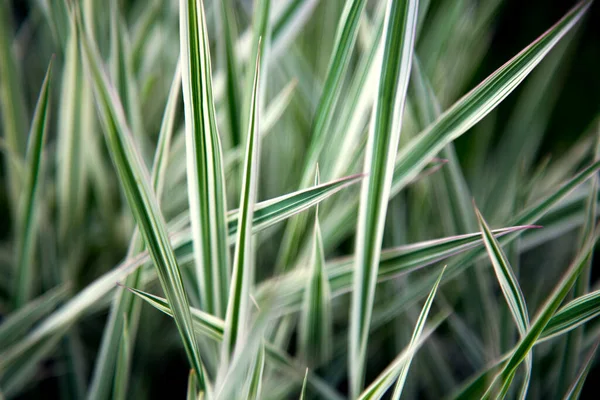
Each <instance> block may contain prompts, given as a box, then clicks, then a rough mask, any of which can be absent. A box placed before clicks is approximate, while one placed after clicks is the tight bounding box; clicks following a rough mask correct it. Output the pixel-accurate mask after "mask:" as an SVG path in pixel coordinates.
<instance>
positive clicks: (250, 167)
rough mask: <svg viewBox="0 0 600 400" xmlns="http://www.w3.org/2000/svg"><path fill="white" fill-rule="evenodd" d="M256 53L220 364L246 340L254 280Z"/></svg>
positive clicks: (256, 145)
mask: <svg viewBox="0 0 600 400" xmlns="http://www.w3.org/2000/svg"><path fill="white" fill-rule="evenodd" d="M258 51H259V54H258V56H257V57H256V66H255V69H254V86H253V91H252V94H253V96H252V102H251V105H250V117H251V118H250V120H249V123H248V136H247V144H246V157H245V162H244V164H245V165H244V171H243V180H242V193H241V196H240V208H239V212H238V214H239V224H238V230H237V240H236V246H235V255H234V258H233V274H232V284H231V288H230V292H229V302H228V304H227V314H226V318H225V338H224V343H223V347H222V351H221V365H224V366H227V364H228V362H229V360H230V359H231V357H232V354H233V353H234V351H241V349H242V347H243V346H244V342H245V340H246V338H245V335H246V331H247V324H248V317H249V311H250V310H249V301H250V288H251V287H252V285H253V283H254V275H255V274H254V260H253V253H252V222H253V221H252V219H253V218H252V214H253V212H254V204H255V202H256V190H257V182H258V163H259V154H260V153H259V140H258V136H259V132H258V125H259V88H260V77H259V74H260V41H259V46H258Z"/></svg>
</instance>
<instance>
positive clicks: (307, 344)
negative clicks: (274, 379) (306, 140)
mask: <svg viewBox="0 0 600 400" xmlns="http://www.w3.org/2000/svg"><path fill="white" fill-rule="evenodd" d="M318 184H319V169H318V167H317V177H316V178H315V185H318ZM309 269H310V272H309V276H308V279H307V280H306V283H305V289H304V300H303V305H302V310H301V311H300V313H301V315H300V326H299V330H300V332H299V335H298V348H299V354H301V355H302V357H303V358H304V359H305V360H306V361H307V362H309V363H310V364H311V365H319V363H321V362H326V361H327V360H328V359H329V357H330V355H331V351H332V343H331V339H332V331H333V327H332V321H333V319H332V314H331V290H330V288H329V280H328V279H327V273H326V271H325V252H324V251H323V239H322V238H321V227H320V226H319V206H318V205H317V206H316V210H315V225H314V233H313V251H312V257H311V260H310V266H309Z"/></svg>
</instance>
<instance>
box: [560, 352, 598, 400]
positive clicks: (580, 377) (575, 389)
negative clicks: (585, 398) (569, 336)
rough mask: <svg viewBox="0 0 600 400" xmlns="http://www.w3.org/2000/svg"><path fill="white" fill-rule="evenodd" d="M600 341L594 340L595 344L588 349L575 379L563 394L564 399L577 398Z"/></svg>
mask: <svg viewBox="0 0 600 400" xmlns="http://www.w3.org/2000/svg"><path fill="white" fill-rule="evenodd" d="M599 344H600V341H596V344H595V345H594V347H592V349H591V350H590V352H589V354H588V356H587V357H586V359H585V361H584V362H583V365H582V366H581V368H580V370H579V373H578V374H577V376H576V377H575V381H574V382H573V384H572V385H571V387H570V388H569V391H568V392H567V393H566V394H565V397H564V400H577V399H579V396H580V394H581V390H582V389H583V384H584V383H585V379H586V378H587V376H588V373H589V372H590V369H591V368H592V364H593V363H592V361H594V356H595V355H596V351H597V350H598V345H599Z"/></svg>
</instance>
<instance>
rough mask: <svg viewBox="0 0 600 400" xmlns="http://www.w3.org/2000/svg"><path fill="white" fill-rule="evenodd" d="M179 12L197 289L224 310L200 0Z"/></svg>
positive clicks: (220, 210)
mask: <svg viewBox="0 0 600 400" xmlns="http://www.w3.org/2000/svg"><path fill="white" fill-rule="evenodd" d="M179 15H180V37H181V65H182V67H181V70H182V77H183V85H182V86H183V102H184V113H185V126H186V133H185V134H186V150H187V174H188V182H187V185H188V197H189V207H190V220H191V225H192V233H193V239H194V252H195V262H196V273H197V279H198V290H199V292H200V300H201V303H202V307H203V309H205V310H206V311H208V312H210V313H213V314H215V315H218V316H223V315H225V310H226V307H227V294H228V292H229V280H230V264H229V253H228V249H227V234H226V232H227V230H226V224H227V220H226V207H227V203H226V199H225V182H224V173H223V156H222V153H221V142H220V139H219V133H218V129H217V120H216V117H215V105H214V99H213V94H212V82H211V79H212V78H211V65H210V50H209V41H208V34H207V28H206V15H205V13H204V6H203V1H202V0H180V2H179ZM200 378H201V377H199V380H201V379H200Z"/></svg>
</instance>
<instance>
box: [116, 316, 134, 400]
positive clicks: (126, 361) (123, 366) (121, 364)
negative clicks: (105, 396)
mask: <svg viewBox="0 0 600 400" xmlns="http://www.w3.org/2000/svg"><path fill="white" fill-rule="evenodd" d="M122 325H123V333H122V336H121V343H120V344H119V353H118V355H117V367H116V369H115V383H114V387H113V396H112V398H113V399H115V400H125V399H127V386H128V385H129V372H130V371H129V370H130V369H131V353H132V350H133V349H132V345H133V343H131V338H130V337H129V329H128V327H127V316H126V315H123V324H122Z"/></svg>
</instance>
